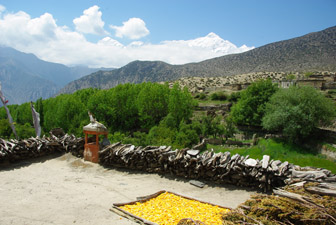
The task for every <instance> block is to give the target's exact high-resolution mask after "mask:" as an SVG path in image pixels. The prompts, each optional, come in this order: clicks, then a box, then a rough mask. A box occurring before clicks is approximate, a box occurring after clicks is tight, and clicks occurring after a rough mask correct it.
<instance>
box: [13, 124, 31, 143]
mask: <svg viewBox="0 0 336 225" xmlns="http://www.w3.org/2000/svg"><path fill="white" fill-rule="evenodd" d="M15 128H16V132H17V135H18V136H19V138H21V139H23V138H27V137H36V133H35V129H34V127H32V126H31V125H30V124H29V123H25V124H24V125H21V124H17V125H16V126H15ZM11 137H12V138H14V135H13V134H12V135H11Z"/></svg>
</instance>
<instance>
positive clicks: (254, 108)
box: [231, 79, 278, 126]
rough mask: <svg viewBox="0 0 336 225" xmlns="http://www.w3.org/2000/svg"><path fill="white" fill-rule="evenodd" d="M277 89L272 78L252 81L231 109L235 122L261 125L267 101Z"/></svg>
mask: <svg viewBox="0 0 336 225" xmlns="http://www.w3.org/2000/svg"><path fill="white" fill-rule="evenodd" d="M277 90H278V87H277V84H273V83H272V81H271V80H270V79H269V80H260V81H257V82H255V83H252V84H251V85H250V86H249V87H248V88H247V89H246V90H244V91H242V92H241V94H240V98H239V100H238V102H237V104H235V105H234V106H233V107H232V109H231V116H232V120H233V122H234V123H236V124H242V125H254V126H260V125H261V120H262V117H263V116H264V113H265V108H266V103H267V102H268V101H269V99H270V97H271V96H272V95H273V94H274V93H275V92H276V91H277Z"/></svg>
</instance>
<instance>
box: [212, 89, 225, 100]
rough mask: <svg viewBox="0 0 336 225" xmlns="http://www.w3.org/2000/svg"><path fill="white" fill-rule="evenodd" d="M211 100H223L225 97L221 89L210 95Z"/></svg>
mask: <svg viewBox="0 0 336 225" xmlns="http://www.w3.org/2000/svg"><path fill="white" fill-rule="evenodd" d="M210 99H211V100H219V101H225V100H226V99H227V96H226V94H225V93H224V92H223V91H219V92H214V93H212V94H211V95H210Z"/></svg>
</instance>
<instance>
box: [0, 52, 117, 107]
mask: <svg viewBox="0 0 336 225" xmlns="http://www.w3.org/2000/svg"><path fill="white" fill-rule="evenodd" d="M97 70H99V69H93V68H88V67H84V66H77V67H67V66H65V65H62V64H58V63H51V62H46V61H43V60H40V59H39V58H37V57H36V56H35V55H33V54H26V53H23V52H19V51H17V50H15V49H13V48H9V47H0V82H1V84H2V91H3V93H4V94H5V96H6V98H7V99H8V100H9V104H20V103H23V102H28V101H35V100H36V99H38V98H41V97H42V98H49V97H51V96H54V95H55V94H56V93H57V92H58V91H59V90H60V89H61V88H62V87H64V85H66V84H67V83H69V82H70V81H73V80H75V79H78V78H80V77H82V76H84V75H87V74H90V73H93V72H96V71H97ZM109 70H111V69H109Z"/></svg>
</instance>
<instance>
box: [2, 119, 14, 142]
mask: <svg viewBox="0 0 336 225" xmlns="http://www.w3.org/2000/svg"><path fill="white" fill-rule="evenodd" d="M0 134H1V137H2V138H5V139H9V137H10V136H11V134H12V128H11V127H10V124H9V122H8V119H0Z"/></svg>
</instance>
